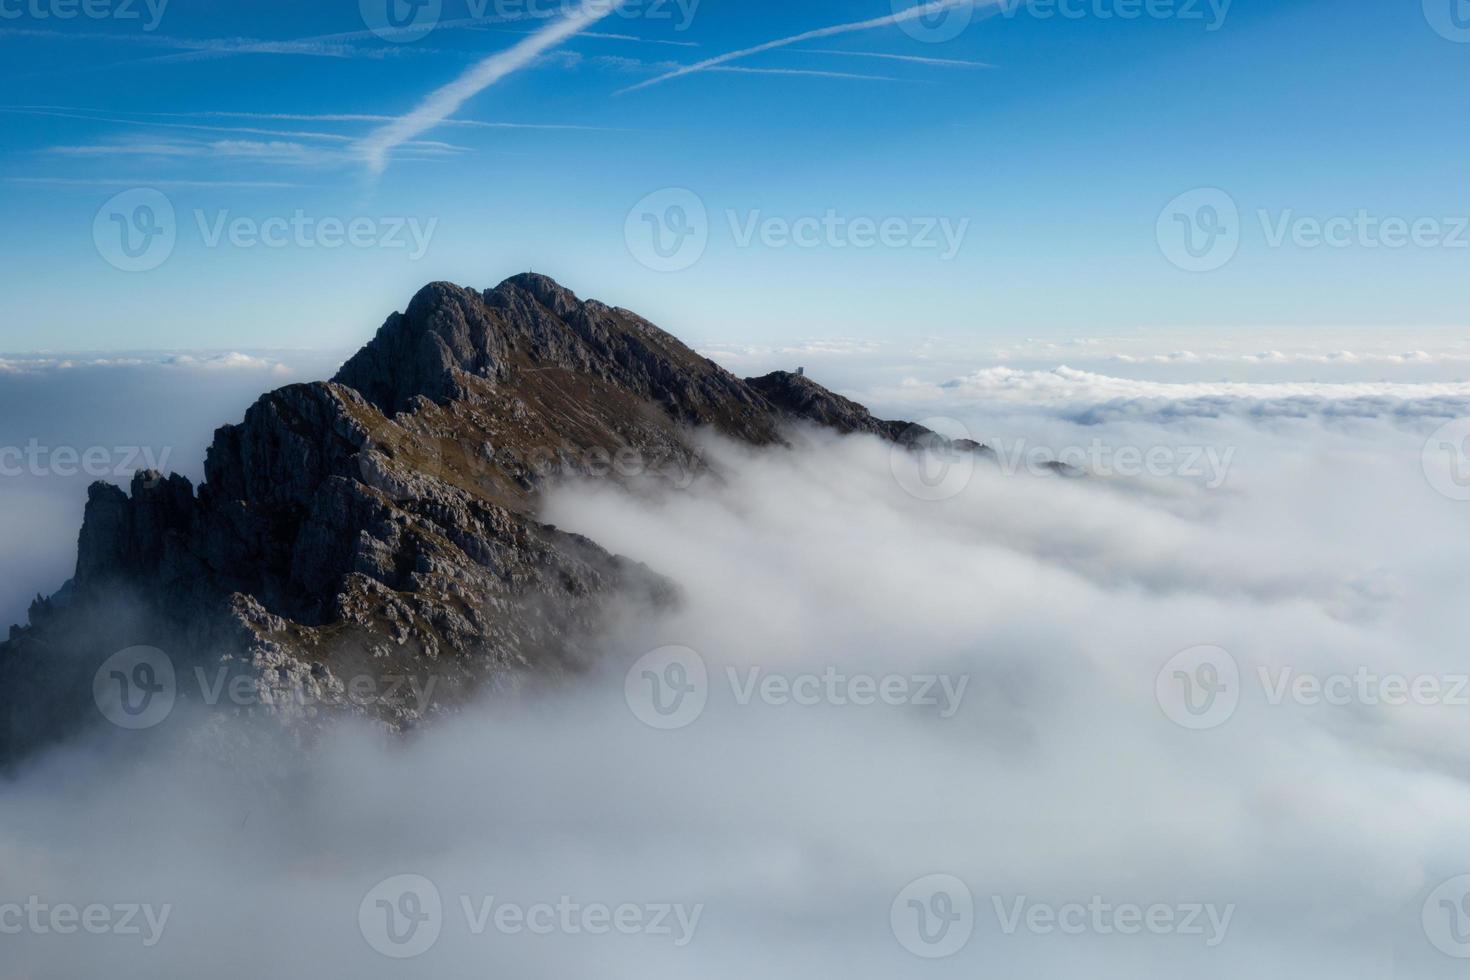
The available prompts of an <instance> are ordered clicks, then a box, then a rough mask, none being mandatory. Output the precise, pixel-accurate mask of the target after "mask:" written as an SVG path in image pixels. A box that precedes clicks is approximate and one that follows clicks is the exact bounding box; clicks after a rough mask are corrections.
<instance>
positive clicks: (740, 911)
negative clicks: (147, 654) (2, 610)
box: [0, 352, 1470, 980]
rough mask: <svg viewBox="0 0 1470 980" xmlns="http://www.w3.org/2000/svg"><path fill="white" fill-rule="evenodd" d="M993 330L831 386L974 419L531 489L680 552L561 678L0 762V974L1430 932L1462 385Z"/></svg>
mask: <svg viewBox="0 0 1470 980" xmlns="http://www.w3.org/2000/svg"><path fill="white" fill-rule="evenodd" d="M778 356H779V357H781V358H788V359H789V355H788V354H787V353H785V352H781V353H779V354H778ZM1092 367H1096V365H1093V366H1092ZM1007 370H1023V371H1034V372H1036V373H1037V375H1038V376H1037V377H1033V378H1030V379H1029V380H1027V381H1026V383H1025V384H1018V383H1017V382H1016V379H1015V377H1013V376H1010V375H1005V374H995V373H993V370H992V369H974V368H971V369H970V370H966V371H957V372H952V373H948V374H945V375H933V374H931V375H929V376H928V377H927V379H925V380H910V379H909V372H907V371H899V372H887V373H883V372H876V371H873V372H868V371H864V372H858V373H857V374H855V375H854V378H855V379H856V380H855V382H854V383H853V384H852V385H850V386H849V387H848V388H847V389H846V390H848V391H850V392H851V393H853V394H854V395H856V396H859V397H864V398H871V399H873V401H872V404H874V406H875V407H876V408H879V409H881V410H882V412H883V414H885V415H891V416H902V417H910V418H924V419H929V420H932V422H931V424H932V426H933V427H934V428H937V429H940V430H941V431H946V432H947V434H952V435H962V434H968V435H969V436H970V437H972V438H975V439H976V440H978V441H981V442H985V443H986V444H987V445H989V446H991V447H992V449H993V450H994V455H991V456H986V457H972V456H966V455H957V454H953V453H948V452H944V451H938V452H934V453H930V454H921V455H911V454H908V453H905V452H902V451H900V452H894V451H893V450H891V449H890V448H889V447H887V446H885V445H883V444H880V443H879V442H877V441H876V440H872V439H868V438H865V437H859V438H849V439H839V438H835V437H832V436H830V435H824V434H820V433H815V432H805V433H799V434H797V435H796V436H795V437H794V444H793V448H792V449H790V450H777V451H760V452H757V451H752V450H749V449H744V448H741V447H736V446H731V445H729V444H726V443H724V442H722V441H720V440H717V439H713V438H711V439H710V440H709V442H708V445H707V453H708V458H709V459H710V460H711V461H712V462H713V464H714V473H713V474H712V475H711V476H709V477H707V478H704V479H701V480H700V481H698V482H696V483H695V484H694V485H693V486H690V487H688V488H683V489H676V488H672V487H668V486H660V485H658V484H656V483H655V484H651V485H649V486H648V487H645V488H643V490H644V491H645V492H640V493H630V492H627V491H626V490H625V489H621V488H619V487H617V486H614V485H612V484H610V483H607V482H597V481H593V482H583V483H578V484H569V485H566V486H564V487H562V488H560V489H559V490H558V491H556V492H555V493H554V494H552V495H551V496H550V498H549V499H548V501H547V505H546V509H547V514H546V520H547V521H548V522H550V523H555V524H557V525H559V526H562V527H564V528H567V529H569V530H573V531H578V532H581V533H584V534H587V535H588V536H590V537H592V538H593V539H595V540H597V541H598V542H600V543H601V544H603V545H604V546H606V547H608V548H609V549H611V550H613V551H616V552H619V553H622V554H625V555H628V556H630V557H633V558H635V559H638V560H640V561H643V562H646V563H647V564H648V565H649V566H651V567H652V568H654V569H656V570H657V571H659V572H661V573H663V574H664V575H667V576H668V577H670V578H671V579H673V580H674V581H676V582H677V583H678V585H679V587H680V589H681V593H682V601H681V603H680V605H679V606H678V607H677V608H676V609H674V610H668V611H663V612H657V613H656V612H653V611H650V610H648V609H645V608H640V607H634V606H629V607H627V608H625V609H621V610H620V612H619V615H618V616H617V617H615V619H614V621H612V622H610V623H609V625H608V628H607V630H606V632H605V633H604V634H603V635H602V636H600V637H597V638H593V639H591V640H589V646H591V647H593V648H595V649H591V650H589V653H591V654H594V655H595V659H596V660H597V662H599V663H600V664H602V667H601V668H600V669H598V670H596V671H595V672H594V673H593V674H592V675H591V676H588V677H586V678H583V679H581V680H580V681H578V682H576V683H574V684H572V685H570V686H569V687H568V688H566V689H565V690H561V691H558V692H555V693H549V694H540V695H536V696H533V697H525V698H519V699H510V698H504V697H502V698H497V699H493V700H490V701H487V702H486V703H485V704H483V705H478V706H476V707H474V708H472V709H470V710H467V711H465V712H463V713H461V714H460V715H458V716H456V717H453V718H448V719H444V720H443V721H441V722H439V723H436V724H434V725H431V726H428V727H426V728H424V729H422V730H420V731H419V732H417V733H415V734H414V735H413V736H411V737H409V738H406V739H401V738H390V737H387V736H384V735H381V734H379V733H377V732H374V731H369V730H358V729H351V728H348V729H340V730H337V731H335V732H334V733H332V734H330V735H329V736H327V737H326V738H325V739H324V740H323V741H322V742H321V743H319V744H316V745H314V746H312V747H311V749H310V750H309V751H305V752H303V751H301V749H300V747H299V746H298V745H296V744H295V743H294V742H292V741H290V740H289V739H286V738H284V737H282V736H280V735H279V733H277V732H276V731H275V730H274V728H273V726H272V725H271V724H270V723H262V722H260V721H259V720H258V719H251V718H249V717H248V714H249V713H248V712H230V713H222V712H219V711H215V712H206V713H204V714H202V715H200V714H196V713H189V712H185V711H182V710H181V711H179V712H177V713H176V714H175V715H174V716H172V717H170V718H169V719H168V720H167V721H166V722H165V723H164V724H162V725H159V726H157V727H156V728H154V729H150V730H148V731H144V732H121V731H111V732H109V733H107V734H106V735H105V736H104V737H98V738H96V739H92V740H88V741H85V742H82V743H78V744H74V745H72V746H69V747H67V748H65V749H63V750H60V751H57V752H54V753H52V754H50V755H48V756H46V757H45V758H43V759H41V760H38V761H36V762H34V763H32V764H31V765H30V766H28V767H27V768H26V769H25V770H23V771H22V772H21V773H19V774H18V775H17V777H16V778H15V779H13V780H11V781H9V782H5V783H0V948H3V949H4V950H5V955H4V958H3V963H4V965H3V966H0V976H11V975H13V976H16V977H47V978H49V977H76V976H108V977H118V978H131V977H156V976H189V975H209V976H218V977H241V978H244V977H265V976H269V977H303V978H305V977H320V976H353V977H362V978H375V977H384V978H387V977H406V976H423V977H436V978H439V977H455V978H457V977H476V978H483V977H486V976H507V977H517V978H519V977H527V978H535V977H548V978H550V977H558V978H564V977H568V976H573V977H575V976H592V975H595V976H599V977H630V978H631V977H639V978H647V977H665V976H667V977H702V978H724V977H730V978H736V977H739V978H745V977H750V976H771V977H792V978H797V977H800V978H809V977H813V976H834V977H835V976H840V977H875V978H876V977H882V978H892V977H897V976H903V977H913V976H925V975H929V976H936V977H964V978H967V980H973V978H976V977H1036V978H1059V980H1060V978H1066V980H1072V978H1075V977H1078V976H1091V977H1099V978H1114V977H1116V978H1130V980H1136V978H1139V977H1174V976H1188V977H1191V978H1217V977H1218V978H1227V977H1228V978H1235V977H1240V976H1260V977H1272V978H1275V977H1281V978H1291V980H1299V978H1315V977H1324V978H1325V977H1332V978H1334V980H1340V978H1343V977H1362V978H1380V977H1391V976H1413V977H1416V978H1417V977H1438V976H1446V977H1448V976H1458V975H1460V974H1461V973H1462V972H1463V970H1464V961H1463V959H1460V958H1459V957H1463V956H1470V901H1467V900H1466V896H1467V895H1470V879H1461V878H1460V876H1462V875H1467V874H1470V837H1467V836H1466V834H1465V832H1464V827H1465V825H1466V822H1467V819H1470V785H1467V782H1466V776H1467V773H1470V722H1467V719H1470V678H1467V677H1466V675H1470V657H1467V656H1466V652H1465V648H1464V636H1465V629H1464V612H1463V608H1462V601H1463V597H1464V596H1465V594H1466V586H1467V584H1470V582H1467V579H1470V570H1467V566H1466V564H1465V562H1464V560H1463V552H1464V545H1463V542H1464V540H1465V538H1466V532H1467V530H1470V501H1467V500H1465V499H1460V498H1461V497H1462V496H1464V497H1470V492H1466V493H1464V494H1461V493H1460V492H1459V491H1460V490H1463V489H1465V484H1464V483H1462V482H1461V480H1462V478H1464V477H1465V476H1466V475H1467V474H1470V466H1467V465H1466V459H1464V458H1461V456H1457V455H1456V453H1457V452H1459V451H1462V450H1463V449H1464V448H1465V446H1464V444H1463V443H1462V442H1461V443H1457V442H1455V441H1454V440H1453V439H1450V440H1449V442H1445V440H1444V439H1443V438H1440V436H1443V435H1444V430H1443V429H1442V426H1444V425H1445V423H1447V422H1449V421H1451V420H1452V419H1453V418H1454V417H1455V416H1456V415H1459V414H1464V413H1463V412H1462V410H1461V409H1460V408H1459V407H1458V406H1459V404H1460V403H1459V402H1458V401H1457V400H1458V399H1459V398H1461V397H1462V396H1463V393H1462V392H1460V391H1458V390H1442V389H1441V388H1440V387H1438V386H1441V385H1453V384H1454V383H1455V382H1454V381H1453V380H1452V379H1438V380H1435V381H1433V382H1425V384H1426V385H1427V384H1431V383H1432V384H1434V385H1435V386H1436V387H1435V388H1434V389H1433V390H1430V389H1428V388H1424V389H1419V388H1416V387H1415V384H1416V383H1415V382H1404V381H1401V382H1385V384H1389V385H1392V384H1398V385H1399V386H1400V387H1399V388H1385V389H1383V390H1375V391H1371V392H1364V391H1362V390H1360V383H1359V382H1351V383H1347V382H1345V383H1343V385H1342V386H1341V387H1336V386H1334V385H1333V384H1332V383H1331V382H1325V383H1324V382H1318V383H1316V387H1314V388H1312V389H1310V390H1300V389H1299V388H1296V389H1293V390H1291V391H1289V392H1288V391H1284V390H1272V389H1271V388H1270V383H1269V382H1259V383H1258V382H1247V381H1241V382H1238V384H1243V385H1251V384H1261V385H1263V386H1264V389H1265V390H1261V389H1259V388H1251V387H1247V388H1231V387H1230V385H1229V384H1226V385H1223V386H1222V385H1221V384H1220V383H1219V382H1215V381H1211V382H1206V383H1203V384H1206V385H1209V386H1210V387H1208V388H1197V387H1191V386H1192V385H1197V384H1201V383H1199V382H1189V381H1185V380H1180V379H1174V380H1173V381H1170V382H1158V381H1148V382H1143V381H1134V382H1129V381H1128V380H1126V379H1124V378H1120V377H1117V376H1113V375H1102V374H1099V373H1097V372H1095V371H1087V372H1080V373H1081V375H1083V376H1079V374H1078V372H1077V371H1072V372H1071V373H1062V372H1059V371H1058V369H1057V367H1056V366H1055V365H1053V366H1052V367H1051V368H1034V369H1033V368H1024V369H1007ZM859 374H860V375H861V376H860V377H859ZM1042 375H1049V376H1047V377H1043V376H1042ZM914 376H915V377H920V378H923V375H914ZM255 380H256V381H257V382H258V381H260V380H261V378H260V377H259V376H257V377H256V378H255ZM1291 383H1292V384H1294V385H1305V384H1311V382H1303V381H1296V382H1291ZM1169 384H1178V385H1180V386H1181V387H1179V388H1169V387H1168V385H1169ZM1161 386H1162V387H1161ZM209 387H210V386H208V385H205V386H203V388H201V390H200V393H199V394H200V396H201V398H202V397H203V394H204V390H203V389H204V388H209ZM257 390H258V389H257ZM212 396H213V395H212V394H211V397H212ZM37 397H39V393H38V394H37ZM220 398H221V399H222V400H223V399H224V398H225V396H224V395H221V396H220ZM1302 399H1306V401H1302ZM1202 400H1208V401H1209V403H1210V404H1211V405H1213V406H1214V407H1212V408H1209V409H1208V410H1206V409H1204V408H1203V407H1201V406H1202V405H1203V404H1204V402H1203V401H1202ZM245 403H248V400H247V402H244V403H242V404H241V408H243V405H244V404H245ZM1285 404H1290V405H1295V409H1294V410H1291V411H1286V410H1277V409H1274V408H1273V409H1265V408H1263V406H1280V405H1285ZM1348 404H1352V405H1354V406H1356V407H1354V408H1353V409H1352V410H1345V409H1343V406H1345V405H1348ZM1373 405H1380V406H1381V408H1380V409H1379V410H1370V409H1372V406H1373ZM219 407H221V406H220V405H218V404H213V403H212V404H209V405H208V406H203V407H201V406H200V405H196V406H195V407H194V408H191V409H189V410H188V411H187V412H186V413H184V414H187V415H188V416H189V417H190V418H191V419H194V418H195V417H196V416H202V415H203V411H204V408H207V409H208V410H211V411H212V410H214V409H216V408H219ZM77 414H78V417H79V418H80V416H81V412H80V410H79V411H78V413H77ZM238 414H239V412H238V411H236V412H233V413H230V412H227V413H225V414H224V415H222V416H220V415H219V413H218V412H215V415H214V416H208V418H210V420H211V422H217V421H222V420H226V419H230V418H234V417H237V416H238ZM196 422H199V423H202V418H199V419H196ZM199 427H200V425H198V424H196V425H195V428H199ZM1437 433H1438V434H1439V435H1438V436H1437V435H1436V434H1437ZM1449 435H1450V436H1455V435H1457V431H1451V432H1449ZM172 438H173V437H172V436H164V437H160V439H172ZM83 441H87V442H103V443H106V442H108V441H110V440H109V439H108V438H107V437H106V436H105V435H98V436H95V437H90V436H89V437H83ZM129 441H130V442H137V441H140V440H139V439H132V440H129ZM179 441H180V442H183V441H185V440H184V439H183V438H180V439H179ZM1426 447H1429V450H1428V451H1426ZM1457 447H1458V448H1457ZM1049 459H1062V460H1066V461H1069V462H1070V461H1073V460H1075V461H1077V462H1078V463H1079V464H1081V465H1079V467H1078V468H1079V469H1083V470H1086V473H1085V474H1084V475H1080V476H1077V475H1072V476H1068V475H1063V474H1059V473H1057V472H1055V471H1054V470H1053V469H1051V468H1048V467H1046V466H1044V465H1041V463H1042V462H1043V461H1045V460H1049ZM1150 460H1151V461H1152V462H1150ZM195 461H196V460H195V458H194V457H192V456H191V457H188V458H187V459H186V460H181V461H180V462H181V465H182V464H184V463H194V462H195ZM1211 461H1213V462H1211ZM1067 472H1072V471H1067ZM32 489H33V491H34V492H33V493H32V494H31V495H30V496H22V497H18V498H16V499H17V500H18V501H19V503H18V504H17V506H16V507H15V508H13V509H11V510H9V511H8V512H7V527H6V529H5V533H6V534H7V538H8V536H9V535H10V534H11V533H15V532H17V529H18V528H19V527H20V526H21V525H22V524H24V525H26V527H27V530H26V532H25V533H26V534H27V535H29V537H27V538H26V539H25V540H27V541H31V542H33V543H32V544H30V545H27V547H31V548H34V550H35V553H36V554H40V553H42V552H43V551H44V550H45V544H44V542H45V541H48V540H53V539H54V540H55V541H56V542H59V543H57V544H55V545H54V548H53V550H55V551H56V552H57V555H58V557H56V559H55V560H56V562H57V563H64V561H65V560H66V559H67V558H69V557H70V552H71V548H72V543H73V542H74V539H75V530H76V527H75V524H76V521H75V518H76V517H77V516H79V515H78V514H72V513H69V512H66V508H65V507H60V508H54V510H55V512H54V513H53V512H52V511H48V510H47V509H46V508H47V507H48V506H49V505H48V504H47V503H46V501H48V500H49V499H50V497H49V495H48V494H47V492H46V485H45V484H41V485H39V486H33V487H32ZM53 577H54V576H53ZM55 584H59V582H54V583H52V587H54V585H55ZM27 588H39V586H31V585H29V584H28V585H27ZM1462 681H1463V682H1464V683H1463V684H1462ZM42 906H44V908H42ZM58 907H60V908H62V909H64V910H67V909H69V910H74V914H73V912H68V911H63V912H62V914H61V916H60V920H59V921H60V923H61V928H58V927H57V919H56V909H57V908H58ZM129 908H131V909H132V910H133V914H132V916H131V918H130V919H129V920H128V925H129V926H130V927H136V928H135V929H124V928H122V926H121V925H120V923H121V921H122V920H123V918H124V917H125V916H127V910H128V909H129ZM89 910H90V911H89ZM88 916H90V917H91V922H92V924H93V925H94V926H95V927H96V928H95V930H89V929H87V928H85V927H76V928H73V929H72V930H71V931H70V932H63V931H62V929H64V928H65V927H66V924H67V923H72V924H73V925H74V926H75V924H76V923H78V922H81V923H85V922H86V921H87V917H88ZM16 923H21V928H20V929H19V930H18V931H15V930H12V929H11V928H10V927H11V926H13V925H15V924H16Z"/></svg>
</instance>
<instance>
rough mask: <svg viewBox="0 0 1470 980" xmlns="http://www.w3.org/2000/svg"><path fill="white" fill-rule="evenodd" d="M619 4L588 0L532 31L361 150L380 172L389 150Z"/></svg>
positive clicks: (372, 138) (374, 136) (378, 133)
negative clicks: (533, 32)
mask: <svg viewBox="0 0 1470 980" xmlns="http://www.w3.org/2000/svg"><path fill="white" fill-rule="evenodd" d="M615 9H617V4H616V3H613V2H608V0H588V2H587V3H586V4H585V5H583V6H581V7H579V8H577V9H576V10H575V11H572V12H570V13H568V14H567V15H566V16H564V17H562V18H561V19H560V20H557V21H555V22H553V23H551V24H549V25H547V26H545V27H543V28H541V29H540V30H538V31H537V32H536V33H535V34H532V35H530V36H529V37H527V38H526V39H525V40H524V41H521V42H519V43H517V44H516V45H515V46H514V47H512V48H510V49H509V50H507V51H501V52H498V53H496V54H494V55H491V56H490V57H489V58H486V59H485V60H483V61H481V62H480V63H479V64H477V65H475V66H473V67H472V68H470V69H469V70H468V71H466V72H465V73H464V74H463V75H461V76H460V77H459V78H458V79H456V80H455V81H453V82H451V83H450V84H448V85H446V86H444V87H443V88H441V89H438V90H437V91H435V92H433V93H431V94H430V95H429V96H428V97H427V98H425V99H424V100H423V101H422V102H420V103H419V105H418V106H417V107H416V108H415V109H414V110H413V111H412V112H410V113H408V114H407V115H405V116H402V117H400V118H398V119H395V120H393V121H392V122H390V123H387V124H386V125H384V126H382V127H380V128H379V129H376V130H374V131H373V132H372V133H369V134H368V135H367V136H366V137H364V138H363V139H362V140H360V141H359V142H358V143H357V146H356V148H357V151H358V153H359V154H360V155H361V156H362V158H363V159H364V160H365V161H366V162H367V164H368V167H369V169H371V170H372V171H373V172H375V173H380V172H382V170H383V168H384V167H386V166H387V164H388V154H389V153H390V152H391V151H392V150H393V149H394V148H395V147H398V146H400V145H402V144H403V143H405V142H407V141H408V140H411V139H412V138H413V137H415V136H418V135H419V134H420V133H424V132H426V131H428V130H430V129H433V128H434V127H436V126H438V125H439V124H440V123H442V122H443V121H444V120H445V119H448V118H449V117H451V116H452V115H454V114H455V113H456V112H458V111H459V110H460V107H461V106H463V105H464V104H465V103H466V102H467V101H469V100H470V99H471V98H473V97H475V96H476V95H478V94H480V93H481V92H483V91H484V90H485V89H487V88H489V87H490V86H492V85H494V84H495V83H496V82H498V81H500V80H501V79H502V78H504V77H505V76H507V75H509V74H511V73H513V72H515V71H518V70H519V69H521V68H524V67H525V66H526V65H528V64H530V63H531V62H533V61H534V60H536V59H537V58H538V57H540V56H541V55H542V54H544V53H545V52H546V51H548V50H550V49H551V48H554V47H555V46H556V45H558V44H560V43H562V42H563V41H565V40H566V39H567V38H570V37H574V36H576V35H577V34H578V33H579V32H581V31H584V30H586V29H587V28H588V27H590V26H591V25H593V24H596V23H597V22H599V21H601V20H602V19H603V18H605V17H607V16H608V15H610V14H611V13H612V12H613V11H614V10H615Z"/></svg>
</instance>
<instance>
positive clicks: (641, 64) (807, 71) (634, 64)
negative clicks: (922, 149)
mask: <svg viewBox="0 0 1470 980" xmlns="http://www.w3.org/2000/svg"><path fill="white" fill-rule="evenodd" d="M594 63H595V64H598V65H601V66H602V67H604V68H612V69H617V70H619V71H670V70H672V69H675V68H680V67H682V66H681V65H680V64H679V63H678V62H676V61H654V62H649V61H639V60H638V59H637V58H625V57H623V56H621V55H603V56H602V57H600V58H596V59H594ZM705 70H706V71H711V72H728V73H730V74H736V75H785V76H793V75H794V76H798V77H800V76H806V77H809V78H842V79H851V80H856V81H864V82H908V81H911V79H906V78H893V77H891V76H889V75H864V74H860V73H858V72H847V71H822V70H820V69H815V68H746V67H745V66H743V65H719V66H716V67H714V68H707V69H705Z"/></svg>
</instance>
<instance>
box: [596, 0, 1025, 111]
mask: <svg viewBox="0 0 1470 980" xmlns="http://www.w3.org/2000/svg"><path fill="white" fill-rule="evenodd" d="M984 2H986V3H987V4H993V3H995V2H998V0H984ZM974 4H976V0H930V2H926V3H919V4H916V5H915V6H913V7H909V8H908V9H906V10H903V11H900V12H898V13H895V14H890V15H888V16H886V17H874V18H872V19H870V20H863V21H856V22H854V23H848V24H837V25H834V26H832V27H823V28H818V29H817V30H814V31H807V32H805V33H802V34H797V35H794V36H792V37H784V38H780V39H778V40H775V41H767V42H766V43H764V44H758V45H756V46H755V47H750V48H744V49H742V50H740V51H732V52H730V53H728V54H722V55H719V56H717V57H714V58H707V59H705V60H704V61H700V62H697V63H696V64H692V65H684V66H682V67H680V68H677V69H675V70H673V71H670V72H667V73H665V74H663V75H660V76H658V77H657V78H651V79H649V80H648V81H646V82H639V83H638V84H637V85H631V86H629V87H628V88H625V89H623V90H622V92H636V91H638V90H639V89H645V88H649V87H650V86H653V85H658V84H660V83H662V82H667V81H671V80H672V79H675V78H682V77H684V76H685V75H693V74H696V73H698V72H702V71H708V70H709V69H711V68H714V67H716V66H718V65H723V64H727V63H729V62H731V61H737V60H739V59H741V58H748V57H750V56H751V55H753V54H763V53H765V52H767V51H775V50H778V49H780V48H785V47H790V46H791V45H793V44H800V43H802V42H803V41H815V40H818V39H820V38H824V37H837V36H839V35H842V34H854V33H857V32H859V31H870V30H873V29H875V28H879V27H889V26H892V25H894V24H902V23H905V22H908V21H913V20H918V19H919V18H921V17H926V16H932V15H934V14H937V13H941V12H943V11H945V10H949V9H952V8H956V7H960V6H971V5H974ZM622 92H620V93H619V94H622Z"/></svg>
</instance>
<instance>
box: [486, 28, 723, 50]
mask: <svg viewBox="0 0 1470 980" xmlns="http://www.w3.org/2000/svg"><path fill="white" fill-rule="evenodd" d="M470 29H471V30H476V31H494V32H495V33H497V34H531V33H533V32H531V31H513V30H511V29H509V28H506V27H472V28H470ZM579 36H580V37H585V38H592V39H594V40H598V41H628V42H631V43H633V44H657V45H662V46H664V47H670V48H697V47H699V44H698V43H697V42H695V41H668V40H665V39H663V38H655V37H638V36H637V35H634V34H608V33H605V32H602V31H583V32H582V33H581V35H579Z"/></svg>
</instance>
